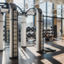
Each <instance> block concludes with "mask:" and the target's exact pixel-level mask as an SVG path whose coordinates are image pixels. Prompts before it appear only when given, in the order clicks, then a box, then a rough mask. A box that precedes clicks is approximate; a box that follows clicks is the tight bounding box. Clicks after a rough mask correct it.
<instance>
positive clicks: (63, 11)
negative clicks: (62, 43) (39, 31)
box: [62, 6, 64, 36]
mask: <svg viewBox="0 0 64 64" xmlns="http://www.w3.org/2000/svg"><path fill="white" fill-rule="evenodd" d="M62 7H63V6H62ZM62 17H63V18H64V9H62ZM62 30H63V33H62V35H63V36H64V19H62Z"/></svg>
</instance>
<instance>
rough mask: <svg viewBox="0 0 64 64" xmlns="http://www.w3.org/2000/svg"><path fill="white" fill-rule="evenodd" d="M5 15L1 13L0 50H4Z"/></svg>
mask: <svg viewBox="0 0 64 64" xmlns="http://www.w3.org/2000/svg"><path fill="white" fill-rule="evenodd" d="M3 43H4V41H3V15H2V14H1V13H0V50H1V51H2V50H3Z"/></svg>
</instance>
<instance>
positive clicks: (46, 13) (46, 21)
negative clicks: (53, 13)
mask: <svg viewBox="0 0 64 64" xmlns="http://www.w3.org/2000/svg"><path fill="white" fill-rule="evenodd" d="M47 4H48V3H47V2H46V30H47V13H48V11H47V10H48V6H47Z"/></svg>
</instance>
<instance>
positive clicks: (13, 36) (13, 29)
mask: <svg viewBox="0 0 64 64" xmlns="http://www.w3.org/2000/svg"><path fill="white" fill-rule="evenodd" d="M11 13H12V14H11V15H12V16H11V21H10V58H18V12H17V11H16V10H14V9H12V10H11Z"/></svg>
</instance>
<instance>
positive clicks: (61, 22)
mask: <svg viewBox="0 0 64 64" xmlns="http://www.w3.org/2000/svg"><path fill="white" fill-rule="evenodd" d="M62 9H63V7H62V5H61V35H62V33H63V30H62V28H63V27H62Z"/></svg>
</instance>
